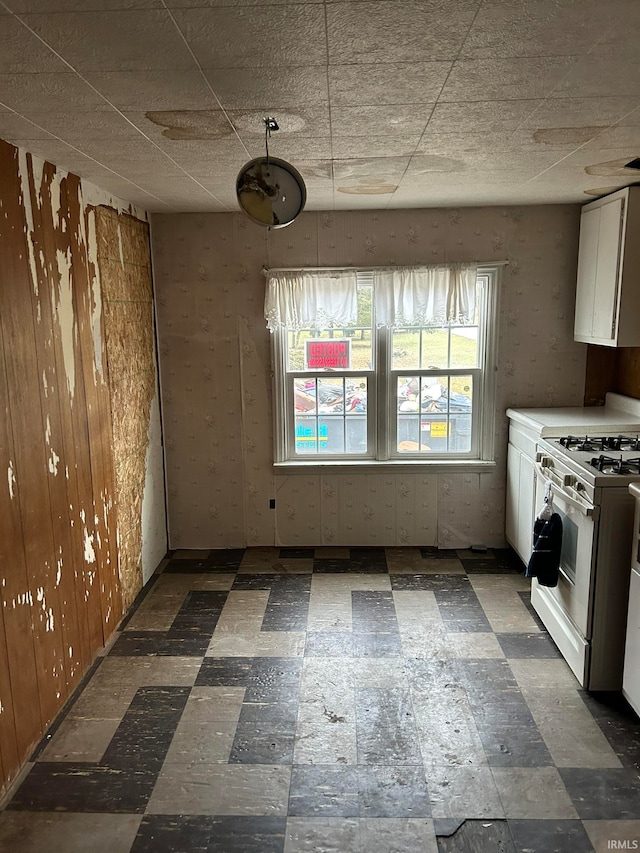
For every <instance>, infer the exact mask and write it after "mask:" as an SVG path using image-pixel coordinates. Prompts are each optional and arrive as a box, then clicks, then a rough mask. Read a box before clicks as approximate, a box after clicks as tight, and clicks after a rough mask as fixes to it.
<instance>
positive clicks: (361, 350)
mask: <svg viewBox="0 0 640 853" xmlns="http://www.w3.org/2000/svg"><path fill="white" fill-rule="evenodd" d="M357 293H358V319H357V322H356V324H355V325H354V326H346V327H335V328H331V329H326V328H322V327H320V326H319V327H317V328H309V329H300V330H297V331H295V332H294V331H291V330H289V331H288V332H287V338H286V346H287V352H286V364H287V370H288V371H290V372H292V373H293V372H295V373H297V372H299V371H301V370H332V371H341V370H372V369H373V346H372V341H373V335H372V325H371V324H372V309H371V300H372V287H371V285H360V284H359V285H358V292H357Z"/></svg>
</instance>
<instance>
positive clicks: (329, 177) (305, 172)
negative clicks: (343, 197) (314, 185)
mask: <svg viewBox="0 0 640 853" xmlns="http://www.w3.org/2000/svg"><path fill="white" fill-rule="evenodd" d="M296 169H297V170H298V171H299V172H300V174H301V175H302V177H303V178H304V180H305V181H306V182H307V183H309V182H312V181H313V182H318V181H322V182H324V181H333V161H332V160H298V161H297V162H296Z"/></svg>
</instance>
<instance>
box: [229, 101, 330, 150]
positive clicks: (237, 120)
mask: <svg viewBox="0 0 640 853" xmlns="http://www.w3.org/2000/svg"><path fill="white" fill-rule="evenodd" d="M226 112H227V115H228V116H229V118H230V119H231V121H232V123H233V125H234V127H235V128H236V130H237V131H238V134H239V135H240V136H241V137H242V138H243V139H251V140H252V141H255V138H256V137H259V138H260V140H261V142H263V143H264V129H265V128H264V121H263V119H264V117H265V113H264V110H227V111H226ZM269 115H273V118H275V119H276V121H277V122H278V126H279V128H280V129H279V130H276V131H273V133H272V134H271V140H270V143H269V144H270V146H271V145H277V144H278V143H279V142H280V140H282V139H291V140H295V139H297V138H299V137H323V136H326V137H328V136H330V135H331V127H330V124H329V108H328V105H326V104H325V105H318V106H314V107H307V106H306V105H305V106H303V107H299V108H298V109H297V110H295V111H293V110H285V109H280V110H273V112H272V113H271V112H270V113H269ZM334 132H335V131H334Z"/></svg>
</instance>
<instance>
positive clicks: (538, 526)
mask: <svg viewBox="0 0 640 853" xmlns="http://www.w3.org/2000/svg"><path fill="white" fill-rule="evenodd" d="M561 550H562V519H561V518H560V516H559V515H558V513H557V512H554V513H552V514H551V516H550V517H549V518H547V519H541V518H536V520H535V523H534V525H533V553H532V554H531V558H530V560H529V565H528V566H527V571H526V572H525V577H527V578H537V580H538V583H539V584H541V585H542V586H558V577H559V574H560V552H561Z"/></svg>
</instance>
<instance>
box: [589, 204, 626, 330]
mask: <svg viewBox="0 0 640 853" xmlns="http://www.w3.org/2000/svg"><path fill="white" fill-rule="evenodd" d="M598 209H599V210H600V230H599V232H598V263H597V267H596V283H595V299H594V302H593V336H594V337H595V338H603V339H604V340H613V339H614V338H615V335H616V319H617V314H618V275H619V264H620V235H621V230H622V228H621V226H622V199H621V198H617V199H615V200H614V201H611V202H609V204H603V205H602V207H600V208H598Z"/></svg>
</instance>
